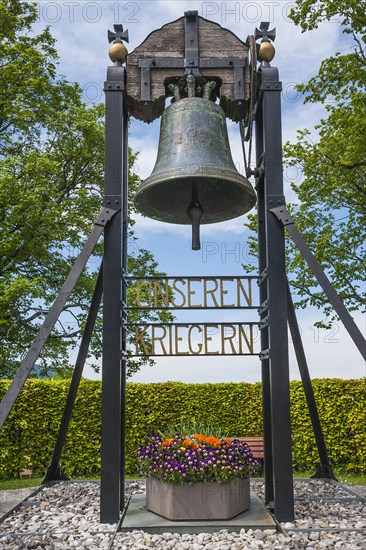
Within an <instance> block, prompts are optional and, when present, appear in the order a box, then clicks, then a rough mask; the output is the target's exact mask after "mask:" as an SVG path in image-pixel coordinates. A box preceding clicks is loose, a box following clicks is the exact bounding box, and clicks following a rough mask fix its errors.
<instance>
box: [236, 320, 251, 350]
mask: <svg viewBox="0 0 366 550" xmlns="http://www.w3.org/2000/svg"><path fill="white" fill-rule="evenodd" d="M247 326H248V327H249V338H248V336H247V334H246V332H245V328H244V325H242V324H238V328H239V350H240V353H243V347H242V341H243V340H244V341H245V343H246V345H247V347H248V350H249V352H250V353H253V347H254V344H253V325H247Z"/></svg>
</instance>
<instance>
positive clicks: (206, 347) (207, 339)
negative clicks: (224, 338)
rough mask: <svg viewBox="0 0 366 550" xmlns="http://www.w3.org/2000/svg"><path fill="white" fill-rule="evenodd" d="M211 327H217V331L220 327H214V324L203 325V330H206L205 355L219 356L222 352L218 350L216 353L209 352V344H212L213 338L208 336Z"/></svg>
mask: <svg viewBox="0 0 366 550" xmlns="http://www.w3.org/2000/svg"><path fill="white" fill-rule="evenodd" d="M209 327H216V329H218V328H219V327H218V325H214V324H209V325H203V330H204V341H205V353H206V354H207V355H218V354H219V353H220V352H219V351H218V350H216V351H208V342H211V341H212V337H211V336H209V335H208V334H207V329H208V328H209Z"/></svg>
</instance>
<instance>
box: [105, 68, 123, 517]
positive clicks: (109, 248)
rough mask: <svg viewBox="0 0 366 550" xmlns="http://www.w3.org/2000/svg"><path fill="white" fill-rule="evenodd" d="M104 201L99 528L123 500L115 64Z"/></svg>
mask: <svg viewBox="0 0 366 550" xmlns="http://www.w3.org/2000/svg"><path fill="white" fill-rule="evenodd" d="M104 91H105V97H106V123H105V136H106V139H105V197H104V203H105V204H106V205H109V204H118V205H120V207H121V209H120V211H119V213H118V215H116V216H115V218H114V219H113V222H112V223H110V224H109V226H108V227H107V228H106V230H105V232H104V259H103V261H104V267H103V280H104V288H103V312H104V314H103V366H102V448H101V502H100V520H101V522H102V523H115V522H118V520H119V517H120V511H121V510H123V508H124V496H125V487H124V484H125V388H126V338H125V336H124V335H123V334H122V322H123V311H122V308H123V307H124V306H125V305H126V285H125V284H123V285H122V277H123V275H125V274H126V271H127V201H128V197H127V192H128V183H127V179H128V167H127V159H128V143H127V132H128V114H127V101H126V68H125V67H124V66H123V65H122V64H121V63H119V62H118V61H116V62H115V64H114V65H113V66H111V67H108V72H107V81H106V83H105V87H104Z"/></svg>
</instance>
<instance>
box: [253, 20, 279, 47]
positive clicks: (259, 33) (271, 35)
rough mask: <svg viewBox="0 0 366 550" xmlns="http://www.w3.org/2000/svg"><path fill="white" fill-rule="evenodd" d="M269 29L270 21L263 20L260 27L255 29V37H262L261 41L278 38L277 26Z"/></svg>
mask: <svg viewBox="0 0 366 550" xmlns="http://www.w3.org/2000/svg"><path fill="white" fill-rule="evenodd" d="M268 29H269V22H268V21H262V22H261V24H260V26H259V29H257V28H256V29H255V32H254V38H255V39H256V40H258V38H262V40H261V42H269V41H270V40H272V42H273V41H274V39H275V38H276V28H274V29H271V30H268Z"/></svg>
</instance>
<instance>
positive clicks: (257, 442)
mask: <svg viewBox="0 0 366 550" xmlns="http://www.w3.org/2000/svg"><path fill="white" fill-rule="evenodd" d="M231 439H239V441H244V443H246V444H247V445H248V447H249V448H250V450H251V451H252V453H253V457H254V458H255V459H256V460H258V462H259V467H260V469H259V473H260V474H262V473H263V466H264V441H263V437H254V436H253V437H252V436H248V437H233V438H231Z"/></svg>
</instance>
